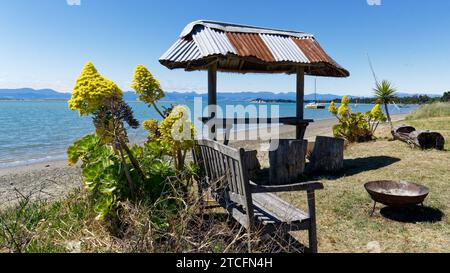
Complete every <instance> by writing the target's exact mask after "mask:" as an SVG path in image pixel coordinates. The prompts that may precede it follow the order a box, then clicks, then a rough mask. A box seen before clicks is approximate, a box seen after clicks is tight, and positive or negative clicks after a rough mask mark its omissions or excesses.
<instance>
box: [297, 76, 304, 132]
mask: <svg viewBox="0 0 450 273" xmlns="http://www.w3.org/2000/svg"><path fill="white" fill-rule="evenodd" d="M304 97H305V69H304V68H303V67H298V68H297V122H298V121H300V120H304V108H305V106H304ZM296 127H297V130H296V138H297V139H303V138H304V137H305V130H306V128H305V126H304V125H303V124H299V123H297V124H296Z"/></svg>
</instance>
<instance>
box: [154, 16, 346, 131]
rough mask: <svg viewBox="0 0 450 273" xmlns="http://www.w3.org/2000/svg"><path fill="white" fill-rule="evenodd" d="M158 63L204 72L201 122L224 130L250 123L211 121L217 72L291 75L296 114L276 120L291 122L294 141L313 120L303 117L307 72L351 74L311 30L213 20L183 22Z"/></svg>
mask: <svg viewBox="0 0 450 273" xmlns="http://www.w3.org/2000/svg"><path fill="white" fill-rule="evenodd" d="M160 63H161V64H162V65H164V66H166V67H168V68H169V69H176V68H183V69H185V70H186V71H196V70H203V71H208V105H209V117H206V118H203V122H208V121H211V120H212V119H214V122H213V123H214V124H215V126H218V127H223V128H229V126H230V125H232V124H243V123H245V124H248V123H250V122H251V121H250V120H249V119H244V120H239V119H232V120H230V119H221V120H218V119H215V113H216V110H215V109H216V105H217V72H232V73H243V74H245V73H270V74H274V73H285V74H295V75H296V77H297V87H296V91H297V113H296V117H283V118H279V119H278V120H277V122H279V123H282V124H287V125H295V126H296V127H297V133H296V136H297V139H303V138H304V134H305V130H306V127H307V126H308V125H309V123H310V122H313V121H312V120H305V119H304V111H303V110H304V81H305V75H311V76H326V77H348V76H349V75H350V74H349V72H348V71H347V70H345V69H344V68H342V67H341V66H340V65H339V64H338V63H336V62H335V61H334V60H333V59H332V58H331V57H330V56H328V54H327V53H326V52H325V51H324V50H323V49H322V47H321V46H320V45H319V43H318V42H317V41H316V39H315V38H314V37H313V35H311V34H307V33H303V32H295V31H286V30H276V29H269V28H260V27H254V26H245V25H237V24H229V23H221V22H212V21H195V22H192V23H190V24H189V25H188V26H186V28H185V29H184V30H183V32H182V33H181V35H180V37H179V39H178V40H177V42H176V43H175V44H174V45H173V46H172V47H171V48H170V49H169V50H168V51H167V52H166V53H165V54H164V55H163V56H162V57H161V58H160ZM257 122H258V123H259V120H258V121H257ZM265 123H271V120H268V121H265ZM214 130H215V129H213V131H214Z"/></svg>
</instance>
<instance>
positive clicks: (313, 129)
mask: <svg viewBox="0 0 450 273" xmlns="http://www.w3.org/2000/svg"><path fill="white" fill-rule="evenodd" d="M406 116H407V114H395V115H392V120H393V121H394V122H395V121H401V120H404V119H405V117H406ZM335 123H336V119H335V118H325V119H317V120H315V121H314V122H313V123H311V124H310V125H309V126H308V128H307V129H306V133H305V139H307V140H309V141H314V139H315V137H316V136H318V135H322V136H331V135H332V132H331V128H332V126H333V125H334V124H335ZM276 127H278V129H279V134H280V136H279V137H280V138H293V137H294V134H295V127H294V126H289V125H281V126H276ZM258 130H259V134H258V139H255V140H248V138H245V136H246V135H247V136H248V135H254V134H256V133H258ZM266 130H267V131H266ZM270 131H273V129H272V130H270V126H267V127H261V128H260V129H257V128H251V129H238V130H236V131H233V132H232V135H234V136H235V139H236V140H233V139H232V140H231V143H233V144H234V145H238V144H245V143H246V142H253V141H258V140H261V139H266V138H270V137H271V136H272V134H273V132H270ZM219 137H220V136H219ZM242 139H243V140H242ZM219 140H220V139H219ZM244 146H246V145H244ZM36 161H38V162H32V163H25V164H18V165H13V166H4V167H2V166H0V178H1V177H2V176H4V175H7V174H17V173H21V172H27V171H34V170H42V169H45V168H50V169H51V168H62V167H68V165H67V160H66V159H57V160H51V159H50V160H45V159H42V160H41V159H37V160H36ZM7 164H9V163H7Z"/></svg>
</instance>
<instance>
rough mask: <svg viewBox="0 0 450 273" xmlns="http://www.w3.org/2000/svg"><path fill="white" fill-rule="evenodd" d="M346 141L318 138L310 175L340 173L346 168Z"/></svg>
mask: <svg viewBox="0 0 450 273" xmlns="http://www.w3.org/2000/svg"><path fill="white" fill-rule="evenodd" d="M344 144H345V143H344V140H343V139H341V138H333V137H323V136H318V137H317V138H316V143H315V145H314V149H313V151H312V154H311V157H310V160H309V164H308V167H307V171H308V172H309V173H317V172H327V173H334V172H339V171H340V170H342V168H343V167H344Z"/></svg>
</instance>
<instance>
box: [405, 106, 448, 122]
mask: <svg viewBox="0 0 450 273" xmlns="http://www.w3.org/2000/svg"><path fill="white" fill-rule="evenodd" d="M435 117H450V102H436V103H432V104H426V105H422V106H421V107H420V108H419V109H417V110H416V111H414V112H413V113H411V114H409V115H408V116H407V117H406V119H408V120H415V119H426V118H435Z"/></svg>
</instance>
